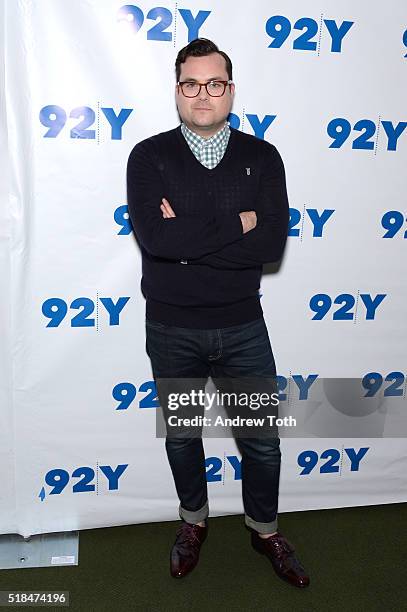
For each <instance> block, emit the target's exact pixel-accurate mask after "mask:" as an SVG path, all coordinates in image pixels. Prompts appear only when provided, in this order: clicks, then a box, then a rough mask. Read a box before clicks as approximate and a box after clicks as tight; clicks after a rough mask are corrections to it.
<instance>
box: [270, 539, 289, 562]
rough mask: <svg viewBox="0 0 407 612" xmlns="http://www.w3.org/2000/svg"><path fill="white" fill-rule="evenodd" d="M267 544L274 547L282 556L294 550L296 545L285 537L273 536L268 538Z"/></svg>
mask: <svg viewBox="0 0 407 612" xmlns="http://www.w3.org/2000/svg"><path fill="white" fill-rule="evenodd" d="M267 544H268V545H269V546H270V547H271V548H272V549H273V551H274V553H275V554H276V555H277V556H279V557H282V556H283V555H285V554H290V553H292V552H294V547H293V546H291V544H290V543H289V542H288V541H287V540H286V539H285V538H283V537H281V536H280V537H274V538H273V537H272V538H270V539H268V540H267Z"/></svg>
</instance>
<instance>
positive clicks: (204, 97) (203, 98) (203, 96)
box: [198, 85, 208, 100]
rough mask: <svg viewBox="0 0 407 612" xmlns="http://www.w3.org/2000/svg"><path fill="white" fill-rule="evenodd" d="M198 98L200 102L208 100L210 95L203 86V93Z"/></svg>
mask: <svg viewBox="0 0 407 612" xmlns="http://www.w3.org/2000/svg"><path fill="white" fill-rule="evenodd" d="M198 98H199V99H200V100H207V99H208V93H207V91H206V88H205V87H204V86H203V85H202V86H201V91H200V92H199V95H198Z"/></svg>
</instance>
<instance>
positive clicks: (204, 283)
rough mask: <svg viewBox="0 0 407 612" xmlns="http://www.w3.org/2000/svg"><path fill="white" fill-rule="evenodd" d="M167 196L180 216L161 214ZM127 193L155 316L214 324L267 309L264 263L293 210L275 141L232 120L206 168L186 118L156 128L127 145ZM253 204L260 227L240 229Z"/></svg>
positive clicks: (277, 250)
mask: <svg viewBox="0 0 407 612" xmlns="http://www.w3.org/2000/svg"><path fill="white" fill-rule="evenodd" d="M162 198H166V199H167V200H168V201H169V203H170V205H171V206H172V208H173V210H174V212H175V215H176V217H175V218H171V219H164V218H163V217H162V213H161V210H160V204H161V200H162ZM127 199H128V209H129V215H130V219H131V222H132V225H133V229H134V232H135V235H136V238H137V240H138V242H139V244H140V247H141V252H142V267H143V277H142V281H141V289H142V292H143V295H144V296H145V297H146V316H147V317H148V318H149V319H152V320H155V321H159V322H161V323H164V324H167V325H176V326H179V327H190V328H202V329H214V328H221V327H229V326H232V325H238V324H241V323H246V322H249V321H252V320H254V319H257V318H259V317H261V316H262V309H261V305H260V298H259V291H258V290H259V287H260V279H261V273H262V264H264V263H268V262H273V261H278V260H279V259H280V258H281V256H282V254H283V250H284V246H285V242H286V239H287V231H288V219H289V212H288V210H289V209H288V199H287V190H286V183H285V172H284V166H283V162H282V159H281V157H280V154H279V153H278V151H277V149H276V148H275V146H274V145H272V144H270V143H268V142H266V141H264V140H259V139H258V138H255V137H254V136H250V135H248V134H244V133H242V132H239V131H237V130H235V129H233V128H231V134H230V138H229V143H228V146H227V149H226V151H225V154H224V156H223V158H222V160H221V161H220V163H219V164H218V165H217V166H216V167H215V168H213V169H212V170H209V169H208V168H206V167H205V166H203V165H202V164H201V163H200V162H199V161H198V160H197V159H196V158H195V156H194V154H193V153H192V151H191V150H190V148H189V146H188V143H187V142H186V141H185V139H184V137H183V135H182V132H181V128H180V126H179V127H177V128H175V129H173V130H170V131H168V132H163V133H161V134H157V135H156V136H152V137H151V138H147V139H146V140H143V141H142V142H140V143H138V144H137V145H136V146H135V147H134V148H133V150H132V151H131V153H130V156H129V159H128V164H127ZM249 210H254V211H256V214H257V226H256V227H255V228H254V229H253V230H250V231H249V232H247V233H246V234H243V229H242V224H241V220H240V217H239V213H240V212H243V211H249Z"/></svg>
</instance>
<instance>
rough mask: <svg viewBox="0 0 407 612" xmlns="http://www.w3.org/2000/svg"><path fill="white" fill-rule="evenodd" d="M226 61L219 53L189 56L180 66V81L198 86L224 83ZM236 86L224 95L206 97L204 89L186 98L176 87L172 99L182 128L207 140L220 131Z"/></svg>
mask: <svg viewBox="0 0 407 612" xmlns="http://www.w3.org/2000/svg"><path fill="white" fill-rule="evenodd" d="M228 79H229V77H228V73H227V72H226V62H225V59H224V58H223V57H222V56H221V55H219V53H211V55H205V56H204V57H188V58H187V59H186V61H185V62H184V63H183V64H181V74H180V79H179V80H180V81H181V82H182V81H189V80H194V81H197V82H199V83H207V82H209V81H215V80H217V81H227V80H228ZM234 92H235V86H234V85H233V84H232V85H231V86H230V87H229V85H227V86H226V90H225V93H224V94H223V96H220V97H218V98H215V97H213V96H209V95H208V94H207V92H206V89H205V87H201V91H200V93H199V95H198V96H196V98H187V97H185V96H184V95H183V93H182V91H181V87H178V86H176V87H175V97H176V102H177V107H178V112H179V114H180V117H181V119H182V121H183V122H184V123H185V125H186V126H187V127H188V128H189V129H190V130H192V131H193V132H196V133H197V134H199V135H200V136H203V137H204V138H210V136H213V134H216V132H217V131H218V130H220V129H221V128H222V127H223V126H224V124H225V121H226V118H227V116H228V115H229V113H230V109H231V108H232V102H233V96H234Z"/></svg>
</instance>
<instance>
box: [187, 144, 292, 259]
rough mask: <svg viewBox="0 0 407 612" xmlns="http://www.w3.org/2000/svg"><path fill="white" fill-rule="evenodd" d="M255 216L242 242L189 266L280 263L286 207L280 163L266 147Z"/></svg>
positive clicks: (268, 146) (283, 178)
mask: <svg viewBox="0 0 407 612" xmlns="http://www.w3.org/2000/svg"><path fill="white" fill-rule="evenodd" d="M256 214H257V225H256V227H255V228H254V229H253V230H250V231H249V232H247V233H246V234H244V235H243V239H242V240H240V241H239V242H236V243H234V244H229V245H227V246H225V247H223V248H222V249H220V250H218V251H217V252H215V253H211V254H209V255H205V256H204V257H201V258H199V259H197V260H196V261H193V262H190V263H191V264H192V263H199V264H205V265H208V266H212V267H214V268H224V269H241V268H253V267H256V266H260V265H262V264H265V263H271V262H275V261H279V260H280V259H281V257H282V255H283V252H284V247H285V243H286V240H287V235H288V222H289V205H288V197H287V188H286V180H285V170H284V164H283V160H282V159H281V156H280V154H279V152H278V151H277V149H276V147H275V146H274V145H270V144H269V143H267V148H266V151H265V153H264V157H263V164H262V171H261V178H260V186H259V193H258V199H257V202H256Z"/></svg>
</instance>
